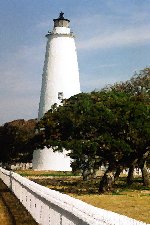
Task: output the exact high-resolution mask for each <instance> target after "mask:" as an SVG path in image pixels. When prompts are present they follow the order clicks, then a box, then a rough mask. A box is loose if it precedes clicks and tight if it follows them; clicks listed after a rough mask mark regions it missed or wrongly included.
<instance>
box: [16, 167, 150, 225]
mask: <svg viewBox="0 0 150 225" xmlns="http://www.w3.org/2000/svg"><path fill="white" fill-rule="evenodd" d="M18 173H19V174H22V175H26V176H27V177H28V178H29V179H31V180H33V181H35V182H36V183H39V184H41V185H43V186H46V187H48V188H51V189H54V190H58V191H60V192H62V193H65V194H68V195H70V196H73V197H75V198H78V199H80V200H82V201H84V202H87V203H89V204H91V205H94V206H96V207H99V208H103V209H107V210H110V211H113V212H117V213H119V214H123V215H126V216H128V217H131V218H134V219H136V220H140V221H143V222H146V223H150V189H148V188H145V187H143V185H142V182H141V178H135V181H134V183H133V184H132V185H131V186H127V185H126V183H125V179H126V178H125V177H121V178H120V179H119V181H118V182H117V183H116V184H115V188H114V191H113V192H112V193H109V194H102V195H99V194H98V184H99V180H100V177H99V178H97V179H93V180H91V181H86V182H85V181H82V178H81V177H79V176H71V175H72V174H71V173H69V176H67V174H65V173H63V172H51V171H47V172H43V171H42V172H39V171H30V172H29V171H18ZM56 174H57V175H56Z"/></svg>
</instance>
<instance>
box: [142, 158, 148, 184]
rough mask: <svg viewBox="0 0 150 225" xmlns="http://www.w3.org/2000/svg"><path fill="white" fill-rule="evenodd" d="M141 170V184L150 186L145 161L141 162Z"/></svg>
mask: <svg viewBox="0 0 150 225" xmlns="http://www.w3.org/2000/svg"><path fill="white" fill-rule="evenodd" d="M141 171H142V179H143V185H144V186H146V187H150V174H149V172H148V170H147V166H146V161H145V162H144V163H143V165H142V167H141Z"/></svg>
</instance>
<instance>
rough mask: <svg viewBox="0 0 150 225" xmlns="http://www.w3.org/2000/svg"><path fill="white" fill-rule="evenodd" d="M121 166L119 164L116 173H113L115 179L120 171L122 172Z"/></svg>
mask: <svg viewBox="0 0 150 225" xmlns="http://www.w3.org/2000/svg"><path fill="white" fill-rule="evenodd" d="M122 170H123V168H122V167H121V166H119V167H118V168H117V170H116V173H115V180H117V179H118V178H119V176H120V173H121V172H122Z"/></svg>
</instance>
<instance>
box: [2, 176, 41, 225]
mask: <svg viewBox="0 0 150 225" xmlns="http://www.w3.org/2000/svg"><path fill="white" fill-rule="evenodd" d="M0 224H1V225H22V224H24V225H29V224H30V225H37V223H36V222H35V221H34V219H33V218H32V217H31V215H30V214H29V212H28V211H27V210H26V209H25V208H24V206H23V205H22V204H21V203H20V201H19V200H18V199H17V198H16V196H15V195H14V194H13V193H12V192H11V191H10V190H9V189H8V187H7V186H6V185H5V184H4V183H3V182H2V180H1V179H0Z"/></svg>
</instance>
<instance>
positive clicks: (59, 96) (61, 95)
mask: <svg viewBox="0 0 150 225" xmlns="http://www.w3.org/2000/svg"><path fill="white" fill-rule="evenodd" d="M58 99H59V100H62V99H63V92H58Z"/></svg>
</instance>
